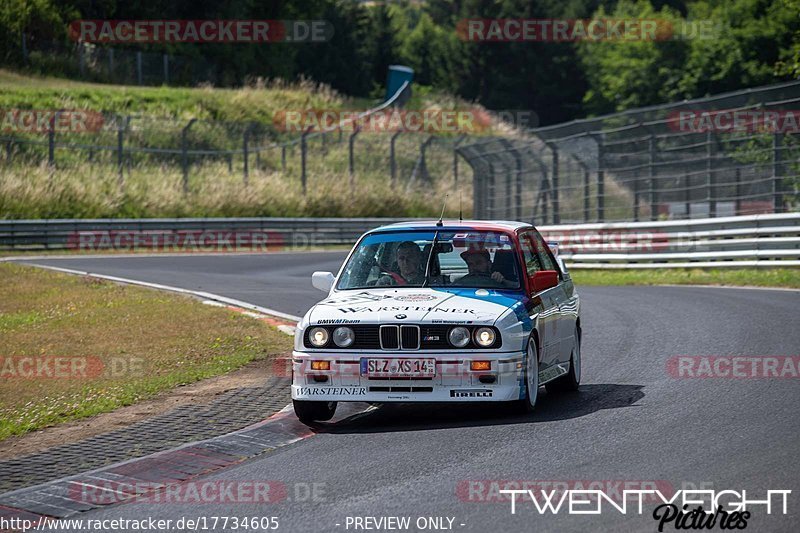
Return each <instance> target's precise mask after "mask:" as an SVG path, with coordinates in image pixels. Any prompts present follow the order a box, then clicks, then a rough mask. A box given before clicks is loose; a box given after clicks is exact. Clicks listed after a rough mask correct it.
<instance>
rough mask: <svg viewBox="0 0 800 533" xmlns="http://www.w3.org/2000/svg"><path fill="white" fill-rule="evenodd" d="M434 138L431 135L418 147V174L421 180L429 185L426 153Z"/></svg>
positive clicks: (429, 177) (429, 176)
mask: <svg viewBox="0 0 800 533" xmlns="http://www.w3.org/2000/svg"><path fill="white" fill-rule="evenodd" d="M434 139H435V137H434V136H433V135H431V136H430V137H428V138H427V139H425V141H424V142H423V143H422V144H420V145H419V174H420V176H421V177H422V179H423V180H425V181H426V182H428V183H430V182H431V174H430V172H428V159H427V151H428V147H429V146H430V145H431V143H432V142H433V141H434Z"/></svg>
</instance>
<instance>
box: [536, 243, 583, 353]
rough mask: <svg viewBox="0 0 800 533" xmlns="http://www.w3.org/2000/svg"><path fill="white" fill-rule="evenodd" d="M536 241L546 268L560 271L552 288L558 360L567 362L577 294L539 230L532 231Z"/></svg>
mask: <svg viewBox="0 0 800 533" xmlns="http://www.w3.org/2000/svg"><path fill="white" fill-rule="evenodd" d="M530 235H531V238H532V239H533V241H534V249H535V250H536V253H537V254H538V255H539V261H540V263H541V265H542V267H543V268H544V269H545V270H555V271H556V272H558V286H556V287H554V288H553V289H552V297H553V302H554V303H555V304H556V306H557V307H558V312H557V315H558V316H557V319H556V327H555V330H556V332H555V333H556V336H557V337H558V348H557V350H556V351H557V356H556V360H557V361H558V362H562V363H565V362H567V361H569V358H570V354H571V353H572V345H573V342H574V340H573V338H574V331H575V321H576V320H577V296H576V295H575V290H574V286H573V285H572V280H571V279H570V278H569V277H568V276H565V275H564V272H563V271H562V270H561V267H559V265H558V261H556V258H555V256H553V252H552V251H551V250H550V247H549V246H547V244H546V243H545V241H544V238H542V236H541V235H540V234H539V232H538V231H532V232H530Z"/></svg>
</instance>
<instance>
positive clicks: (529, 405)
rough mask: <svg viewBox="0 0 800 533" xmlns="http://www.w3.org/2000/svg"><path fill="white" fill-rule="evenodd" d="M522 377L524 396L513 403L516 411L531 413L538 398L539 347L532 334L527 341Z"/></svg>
mask: <svg viewBox="0 0 800 533" xmlns="http://www.w3.org/2000/svg"><path fill="white" fill-rule="evenodd" d="M528 376H531V377H532V379H528ZM523 379H524V380H525V398H523V399H521V400H516V401H515V402H514V404H515V407H516V410H517V411H519V412H521V413H532V412H534V410H535V409H536V400H537V399H538V398H539V348H538V346H537V344H536V340H535V339H534V338H533V336H531V338H530V340H529V341H528V352H527V354H526V355H525V372H524V374H523Z"/></svg>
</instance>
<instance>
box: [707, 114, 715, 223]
mask: <svg viewBox="0 0 800 533" xmlns="http://www.w3.org/2000/svg"><path fill="white" fill-rule="evenodd" d="M712 139H713V138H712V134H711V130H708V132H706V180H707V182H706V184H707V189H708V193H707V194H708V216H710V217H712V218H713V217H715V216H717V190H716V189H717V187H716V183H715V181H716V180H715V178H716V176H715V173H714V171H713V164H712V161H711V159H712V157H713V155H714V153H713V150H714V149H713V146H712Z"/></svg>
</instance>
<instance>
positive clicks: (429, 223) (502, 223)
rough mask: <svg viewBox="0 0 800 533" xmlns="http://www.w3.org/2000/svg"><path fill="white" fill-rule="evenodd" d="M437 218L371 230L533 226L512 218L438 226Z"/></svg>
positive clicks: (477, 229) (488, 228)
mask: <svg viewBox="0 0 800 533" xmlns="http://www.w3.org/2000/svg"><path fill="white" fill-rule="evenodd" d="M438 223H439V221H438V220H409V221H406V222H398V223H396V224H388V225H386V226H381V227H378V228H375V229H373V230H371V231H370V232H369V233H372V232H376V231H395V230H415V231H419V230H437V229H439V230H446V231H458V230H475V231H515V230H517V229H520V228H529V227H533V226H531V225H530V224H528V223H526V222H517V221H514V220H446V219H445V220H443V221H442V225H441V226H438V225H437V224H438Z"/></svg>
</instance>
